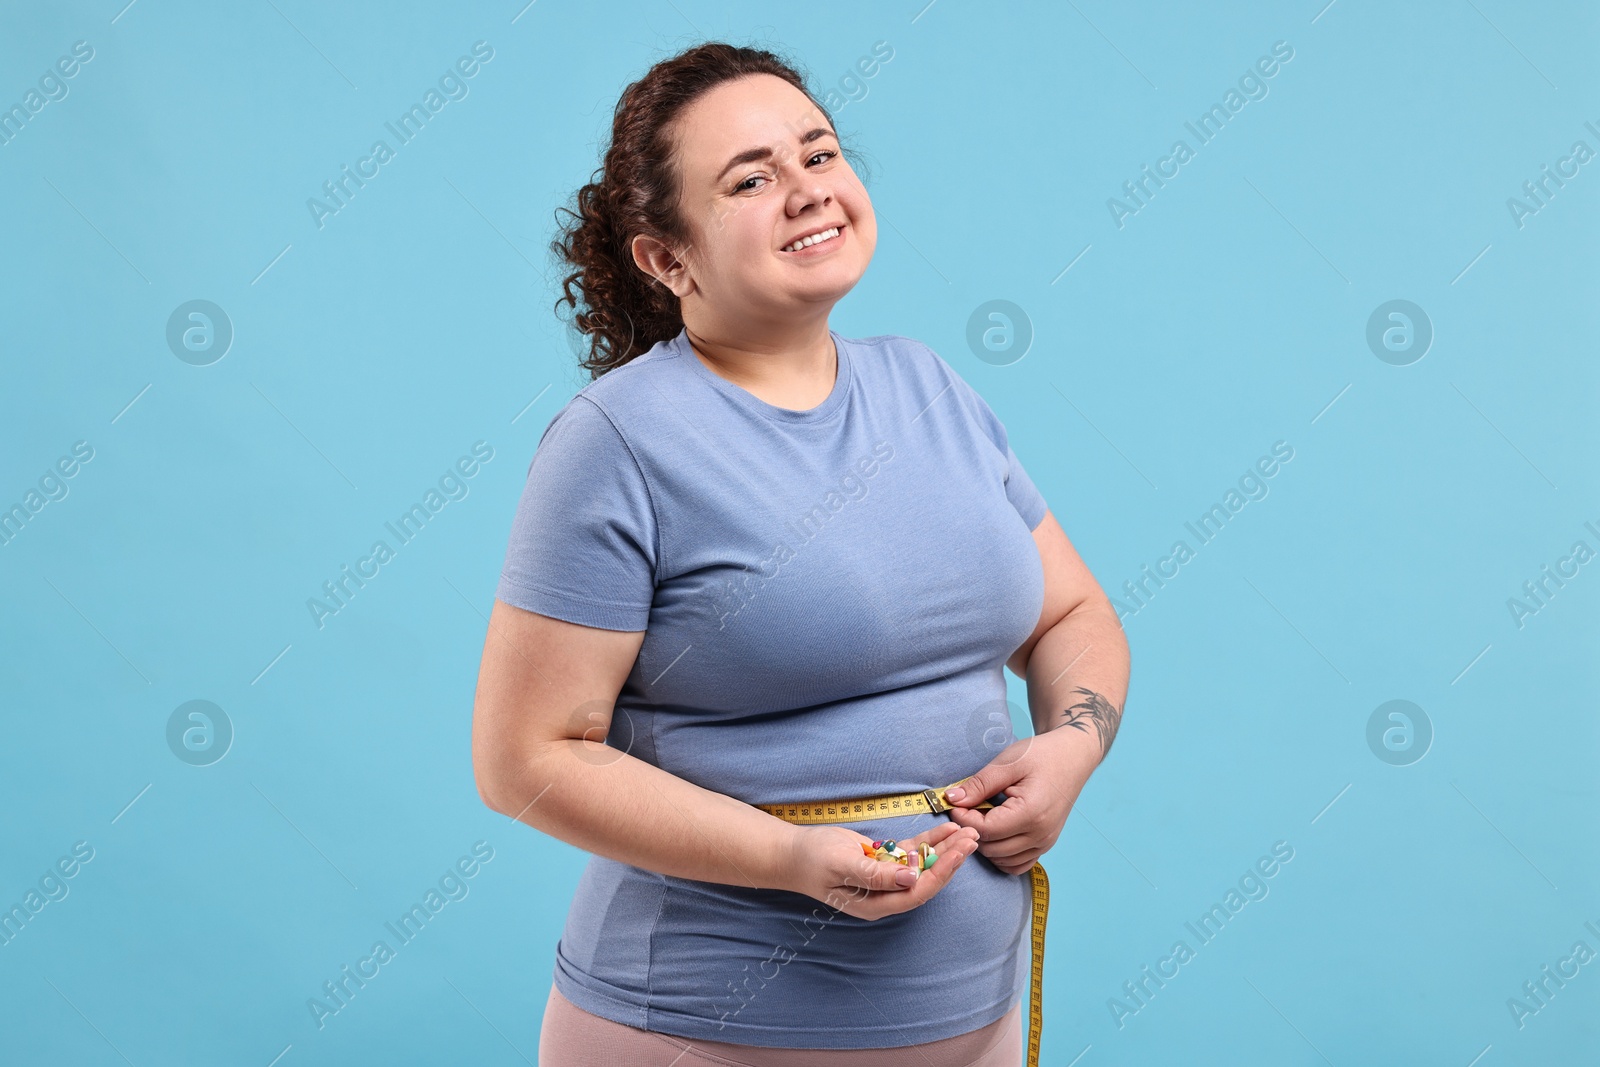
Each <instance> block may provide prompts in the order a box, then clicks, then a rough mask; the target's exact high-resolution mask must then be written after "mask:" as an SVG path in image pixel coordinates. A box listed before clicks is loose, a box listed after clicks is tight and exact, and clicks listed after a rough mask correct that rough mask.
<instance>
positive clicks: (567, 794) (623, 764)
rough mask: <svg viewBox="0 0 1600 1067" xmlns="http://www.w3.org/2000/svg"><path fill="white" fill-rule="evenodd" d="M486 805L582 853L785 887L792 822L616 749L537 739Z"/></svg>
mask: <svg viewBox="0 0 1600 1067" xmlns="http://www.w3.org/2000/svg"><path fill="white" fill-rule="evenodd" d="M498 794H499V795H498V796H497V797H496V804H495V805H494V806H495V809H496V810H497V811H500V812H502V813H504V814H506V815H509V816H511V817H512V818H515V819H517V820H519V821H521V822H525V823H527V824H528V825H529V826H532V827H534V828H535V829H537V830H541V831H543V832H544V833H547V834H549V835H550V836H551V837H556V838H560V839H561V840H562V841H565V842H567V843H568V844H570V845H574V846H576V847H577V848H581V849H583V850H584V851H585V852H591V853H594V854H595V855H598V856H605V857H607V858H609V859H613V860H618V861H620V862H622V863H628V864H632V865H633V866H635V867H642V868H644V869H645V870H649V871H656V872H659V873H661V874H666V875H671V876H673V877H677V878H693V879H695V880H697V881H702V882H720V883H722V884H725V885H736V886H749V887H751V888H755V889H789V888H790V886H789V885H788V884H787V882H788V875H789V872H790V870H791V865H790V860H791V859H792V856H791V851H792V843H793V836H794V832H795V827H794V826H792V825H790V824H789V823H786V822H784V821H783V820H782V819H778V818H775V817H773V816H771V815H768V814H767V813H766V812H764V811H761V810H759V809H757V808H754V807H751V806H750V805H749V804H746V803H744V802H742V801H739V800H735V799H734V798H732V797H729V796H726V795H724V794H721V793H715V792H712V791H711V790H708V789H703V788H701V787H700V786H697V785H695V784H694V783H692V782H688V781H685V780H684V779H682V778H679V777H678V776H677V775H674V774H671V773H669V772H667V771H664V770H662V769H660V768H659V767H656V766H654V765H652V764H649V763H646V762H644V761H643V760H641V759H638V758H637V757H635V756H630V755H628V754H627V753H625V752H622V751H621V750H619V749H615V748H610V747H606V746H602V745H600V744H598V743H595V742H589V741H581V740H561V741H548V742H544V743H543V744H542V745H541V746H540V747H539V749H538V750H537V752H536V754H535V755H534V756H533V758H531V759H530V760H529V761H528V762H527V765H526V767H525V773H523V774H522V775H521V777H520V780H519V781H517V782H514V783H505V785H504V787H503V788H502V789H501V790H499V791H498Z"/></svg>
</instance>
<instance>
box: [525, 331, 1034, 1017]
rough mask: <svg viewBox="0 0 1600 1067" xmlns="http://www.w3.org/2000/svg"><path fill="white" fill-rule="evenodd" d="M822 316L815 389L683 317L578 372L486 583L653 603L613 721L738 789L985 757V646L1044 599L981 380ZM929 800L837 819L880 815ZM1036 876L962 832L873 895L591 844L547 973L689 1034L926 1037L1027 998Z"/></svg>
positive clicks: (887, 828) (557, 610) (820, 783)
mask: <svg viewBox="0 0 1600 1067" xmlns="http://www.w3.org/2000/svg"><path fill="white" fill-rule="evenodd" d="M830 333H832V337H833V341H834V344H835V347H836V349H837V351H838V373H837V375H836V378H835V381H834V386H833V391H832V392H831V393H830V394H829V395H828V398H827V399H826V400H824V401H823V402H822V403H821V404H819V405H818V406H817V407H814V408H812V409H810V410H808V411H794V410H789V409H786V408H779V407H775V406H773V405H771V404H768V403H766V402H765V401H762V400H760V399H759V398H757V397H756V396H755V395H754V394H752V393H750V392H749V391H747V390H745V389H743V388H740V387H739V386H736V385H734V384H733V383H731V382H729V381H727V380H726V379H724V378H721V377H719V376H718V375H717V374H715V373H714V372H712V371H711V370H710V369H709V368H708V367H706V366H705V365H704V364H703V363H701V362H700V360H699V359H698V358H697V357H696V356H695V354H694V352H693V351H692V350H691V349H690V347H689V343H688V339H687V336H686V334H685V333H684V332H681V331H680V332H679V334H678V335H677V336H676V337H674V338H672V339H671V340H669V341H663V342H661V343H659V344H657V345H655V346H654V347H653V348H651V349H650V350H649V351H648V352H645V353H643V354H641V355H639V356H637V357H636V358H634V359H633V360H631V361H630V362H628V363H626V364H624V365H622V366H621V367H618V368H616V369H614V370H612V371H609V372H607V373H606V374H604V375H602V376H601V377H600V378H599V379H597V380H595V381H594V382H591V383H590V384H589V385H587V386H585V387H584V388H583V389H582V390H581V391H580V392H579V393H578V394H577V395H576V396H574V397H573V398H572V400H570V401H569V402H568V403H567V405H566V406H565V407H564V408H562V409H561V411H559V412H558V413H557V414H556V416H555V417H554V418H553V419H552V420H551V421H550V424H549V426H548V427H547V428H546V429H545V432H544V435H543V437H542V438H541V439H540V441H539V444H538V448H537V450H536V452H535V454H534V456H533V460H532V462H531V463H530V464H529V467H528V479H527V483H526V486H525V488H524V490H523V494H522V498H521V501H520V503H519V504H518V507H517V511H516V517H515V519H514V521H513V524H512V530H511V537H510V544H509V547H508V550H507V552H506V558H505V567H504V570H503V572H502V574H501V578H500V583H499V587H498V589H497V591H496V595H497V596H498V598H499V599H501V600H503V601H505V602H506V603H508V604H511V605H514V606H516V607H520V608H524V609H526V610H528V611H533V612H538V613H540V614H543V615H549V616H553V617H555V618H558V619H565V620H567V621H569V622H574V623H579V624H582V625H585V626H593V627H600V628H604V629H609V630H634V631H637V630H644V631H645V636H644V639H643V641H644V643H643V645H642V647H641V648H640V650H639V657H638V660H637V662H636V663H635V664H634V667H633V670H632V672H631V673H630V674H629V676H628V679H627V682H626V683H625V685H624V686H623V688H622V691H621V693H620V694H619V696H618V698H617V703H616V709H615V713H614V716H613V719H612V725H611V731H610V736H609V737H608V739H607V743H608V744H609V745H611V746H613V747H616V748H618V749H621V750H624V751H626V752H628V753H629V754H631V755H633V756H635V757H637V758H639V759H642V760H644V761H646V762H648V763H651V764H654V765H655V766H657V767H660V768H662V769H663V770H665V771H668V772H670V773H672V774H675V775H677V776H679V777H680V778H684V779H687V780H688V781H691V782H694V783H696V784H698V785H700V786H703V787H704V788H706V789H710V790H714V791H716V792H719V793H724V794H727V795H729V796H732V797H735V798H737V799H739V800H743V801H745V802H747V803H757V804H765V803H778V802H784V801H801V800H830V799H838V798H843V797H850V796H863V795H870V794H877V793H902V792H912V791H916V790H921V789H925V788H929V787H932V786H942V785H946V784H949V783H951V782H955V781H957V780H958V779H960V778H963V777H965V776H966V775H968V774H971V773H973V772H975V771H977V770H978V769H979V768H980V767H982V766H983V765H984V764H986V763H987V762H988V761H989V760H990V759H991V758H993V756H994V755H995V754H996V753H997V752H998V751H999V750H1000V749H1001V748H1003V747H1004V745H1005V744H1008V743H1010V742H1011V741H1012V740H1013V738H1012V736H1011V733H1010V720H1009V717H1008V716H1007V715H1006V713H1005V707H1006V705H1005V695H1006V685H1005V679H1004V676H1003V675H1002V669H1003V667H1004V664H1005V661H1006V659H1007V658H1008V657H1009V656H1010V655H1011V653H1013V652H1014V651H1016V649H1017V647H1018V646H1019V645H1021V644H1022V642H1023V641H1024V640H1026V639H1027V637H1028V635H1029V634H1030V633H1032V632H1033V628H1034V626H1035V625H1036V624H1037V622H1038V619H1039V613H1040V611H1041V609H1042V607H1043V602H1044V577H1043V568H1042V566H1041V563H1040V559H1039V553H1038V549H1037V548H1036V547H1035V545H1034V542H1033V537H1032V535H1031V533H1030V531H1031V530H1032V529H1033V528H1034V527H1036V526H1038V524H1039V523H1040V521H1041V520H1042V519H1043V518H1044V515H1045V511H1046V504H1045V501H1044V499H1043V498H1042V497H1041V496H1040V494H1039V492H1038V490H1037V489H1036V488H1035V487H1034V485H1033V483H1032V481H1030V480H1029V478H1028V476H1027V474H1026V473H1025V472H1024V471H1023V469H1022V467H1021V465H1020V464H1019V463H1018V462H1017V457H1016V455H1015V454H1014V453H1013V452H1012V450H1011V448H1010V446H1009V444H1008V443H1007V439H1006V431H1005V427H1004V426H1003V425H1002V424H1001V422H1000V420H999V419H998V418H997V417H996V416H995V414H994V412H993V411H992V410H991V409H990V408H989V406H988V404H986V403H985V402H984V401H983V399H982V398H981V397H980V396H979V395H978V394H977V392H975V391H974V390H973V389H972V387H971V386H969V385H968V384H967V383H966V382H964V381H963V380H962V379H961V378H960V377H959V376H957V374H956V373H955V371H954V370H953V369H952V368H951V367H950V365H949V364H948V363H946V362H945V361H944V360H943V359H942V358H941V357H939V356H938V355H937V354H935V353H934V351H933V350H932V349H930V348H929V347H927V346H926V345H924V344H922V343H921V342H919V341H915V340H912V339H910V338H906V337H898V336H892V335H889V336H879V337H865V338H847V337H841V336H840V335H839V334H838V333H836V332H832V331H830ZM640 799H641V803H648V802H649V801H648V799H647V798H640ZM947 818H948V816H945V815H926V814H924V815H906V816H897V817H893V818H887V819H883V820H878V821H871V822H857V823H848V824H846V825H848V826H849V827H850V828H851V829H853V830H856V831H857V832H859V833H861V834H863V835H865V836H867V837H868V838H870V839H874V840H876V839H881V838H902V837H911V836H912V835H914V834H916V833H918V832H920V831H922V830H925V829H928V828H930V827H932V826H934V825H936V824H937V823H939V822H943V821H945V820H946V819H947ZM1031 901H1032V897H1031V893H1030V882H1029V878H1028V876H1027V875H1025V874H1024V875H1008V874H1004V873H1002V872H1001V871H1000V870H998V869H997V868H996V867H995V866H994V865H993V864H992V863H990V862H989V861H988V860H987V859H984V858H983V857H982V856H980V855H977V854H974V855H973V856H972V857H970V858H969V859H968V861H967V862H966V863H965V864H963V865H962V867H961V869H960V870H958V871H957V872H956V874H955V877H954V878H953V879H952V881H951V883H950V884H949V885H948V886H946V887H945V888H944V889H943V890H942V891H940V893H939V894H938V895H936V896H935V897H934V898H933V899H932V900H931V901H929V902H928V903H927V904H924V905H923V906H922V907H920V908H914V909H912V910H911V911H909V912H905V913H902V914H899V915H893V916H889V917H887V918H884V919H879V920H876V921H869V920H865V919H858V918H856V917H854V916H851V915H847V914H845V913H843V912H833V911H832V910H831V909H829V908H828V907H827V906H826V905H824V904H823V903H822V902H820V901H818V900H815V899H813V898H811V897H808V896H806V895H804V894H801V893H794V892H789V891H785V890H765V889H763V890H757V889H752V888H750V887H749V886H735V885H722V884H717V883H711V882H700V881H695V880H692V879H685V878H675V877H667V876H664V875H661V874H658V873H656V872H653V871H648V870H644V869H641V868H638V867H633V866H630V865H628V864H624V863H618V862H616V861H614V860H610V859H606V858H604V857H600V856H592V857H591V858H590V860H589V862H588V866H587V867H586V868H585V870H584V872H583V875H582V878H581V880H580V882H579V885H578V889H577V892H576V894H575V895H574V898H573V901H572V907H571V910H570V911H569V912H568V915H567V922H566V928H565V930H564V932H563V934H562V937H561V939H560V942H559V943H558V945H557V950H556V970H555V984H556V987H557V988H558V989H559V990H560V991H561V993H562V994H563V995H564V996H566V997H567V999H569V1000H571V1001H572V1002H573V1003H574V1004H576V1005H578V1006H579V1007H580V1008H583V1009H585V1010H586V1011H589V1012H592V1013H593V1014H596V1015H599V1016H602V1017H604V1018H607V1019H611V1020H614V1021H616V1022H619V1023H624V1024H626V1025H629V1026H635V1027H641V1028H644V1029H647V1030H654V1031H658V1032H662V1033H668V1034H675V1035H679V1036H681V1037H686V1038H690V1039H694V1038H700V1039H703V1040H709V1041H724V1042H732V1043H736V1044H745V1045H769V1046H778V1047H787V1048H871V1047H888V1046H896V1045H910V1044H917V1043H919V1042H926V1041H936V1040H939V1039H940V1038H945V1037H951V1036H954V1035H956V1034H962V1033H967V1032H969V1031H971V1030H975V1029H977V1028H979V1027H981V1026H984V1025H986V1024H988V1023H991V1022H993V1021H994V1020H996V1019H998V1018H1000V1017H1001V1016H1003V1015H1005V1014H1006V1012H1007V1011H1009V1010H1010V1008H1011V1006H1012V1005H1013V1004H1015V1003H1017V1001H1018V1000H1019V998H1020V997H1021V995H1022V983H1023V982H1024V980H1025V979H1026V977H1027V963H1028V953H1029V944H1028V941H1027V937H1026V934H1027V930H1028V924H1029V920H1030V917H1031V910H1030V909H1031Z"/></svg>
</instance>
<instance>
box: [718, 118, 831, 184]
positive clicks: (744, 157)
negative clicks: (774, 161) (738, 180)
mask: <svg viewBox="0 0 1600 1067" xmlns="http://www.w3.org/2000/svg"><path fill="white" fill-rule="evenodd" d="M833 136H834V132H833V131H832V130H830V129H828V128H827V127H826V126H816V127H813V128H812V129H809V130H807V131H806V132H805V133H804V134H803V135H801V137H800V143H801V144H802V145H808V144H810V143H811V142H812V141H815V140H816V139H817V138H819V137H833ZM771 157H772V149H771V148H767V147H761V148H746V149H745V150H744V151H743V152H740V153H739V154H738V155H736V156H734V157H733V158H732V159H730V160H728V164H727V166H725V167H723V168H722V170H720V171H718V172H717V177H716V180H717V181H719V182H720V181H721V180H722V179H723V176H724V175H726V174H727V173H728V172H729V171H730V170H732V169H733V168H734V167H739V166H743V165H744V164H746V163H754V162H755V161H756V160H758V159H770V158H771Z"/></svg>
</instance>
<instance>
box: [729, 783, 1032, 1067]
mask: <svg viewBox="0 0 1600 1067" xmlns="http://www.w3.org/2000/svg"><path fill="white" fill-rule="evenodd" d="M957 784H958V783H956V782H952V783H950V784H949V785H947V786H944V787H943V788H939V789H924V790H922V791H921V792H920V793H887V794H884V795H882V796H874V797H852V798H851V799H849V800H830V801H823V800H811V801H806V802H805V803H802V804H754V805H752V807H755V808H759V809H760V810H762V811H764V812H766V813H767V814H768V815H776V816H777V817H778V818H780V819H782V820H783V821H784V822H792V823H804V824H813V823H836V822H861V821H863V820H865V819H888V818H893V817H894V816H896V815H924V814H931V815H939V814H942V813H944V812H947V811H949V810H950V809H951V808H953V807H955V805H954V804H952V803H950V801H948V800H946V799H945V795H944V794H945V790H946V789H953V788H955V786H956V785H957ZM974 806H975V807H977V808H979V809H987V808H992V807H995V806H996V805H994V804H991V803H989V802H988V801H987V800H985V801H984V802H983V803H981V804H977V805H974ZM1028 874H1029V875H1030V876H1031V877H1032V879H1033V937H1032V941H1033V981H1032V984H1031V986H1030V992H1031V996H1032V999H1031V1000H1030V1002H1029V1004H1028V1067H1039V1035H1040V1034H1041V1033H1042V1032H1043V1030H1044V1002H1043V1001H1042V1000H1041V999H1040V997H1041V993H1042V992H1043V988H1044V927H1045V919H1046V917H1047V916H1048V915H1049V912H1050V879H1048V878H1046V877H1045V873H1044V867H1043V865H1042V864H1039V863H1035V864H1034V865H1033V867H1032V868H1031V869H1030V870H1029V871H1028Z"/></svg>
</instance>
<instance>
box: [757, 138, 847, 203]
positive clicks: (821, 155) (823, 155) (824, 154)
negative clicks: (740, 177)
mask: <svg viewBox="0 0 1600 1067" xmlns="http://www.w3.org/2000/svg"><path fill="white" fill-rule="evenodd" d="M836 155H838V153H837V152H834V151H831V150H829V149H824V150H823V151H821V152H818V153H816V154H815V155H813V156H812V157H811V158H810V159H808V160H806V162H807V163H815V162H816V161H817V160H818V159H823V160H828V159H832V158H833V157H834V156H836ZM758 178H759V179H761V180H762V181H765V180H766V177H765V175H761V174H752V175H750V177H748V178H746V179H745V180H744V181H742V182H740V183H739V184H738V185H735V186H734V187H733V191H734V192H736V193H742V192H744V191H745V190H747V189H750V188H752V186H751V185H750V183H751V182H753V181H755V180H756V179H758Z"/></svg>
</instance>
